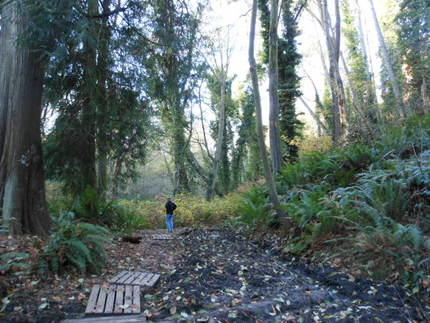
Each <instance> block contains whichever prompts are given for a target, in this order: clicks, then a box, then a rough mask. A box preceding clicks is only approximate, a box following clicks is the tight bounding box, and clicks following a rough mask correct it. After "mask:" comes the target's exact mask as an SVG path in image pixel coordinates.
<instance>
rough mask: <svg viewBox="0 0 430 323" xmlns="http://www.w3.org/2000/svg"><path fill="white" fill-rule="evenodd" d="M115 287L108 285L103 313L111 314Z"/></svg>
mask: <svg viewBox="0 0 430 323" xmlns="http://www.w3.org/2000/svg"><path fill="white" fill-rule="evenodd" d="M115 294H116V285H110V286H109V291H108V295H107V298H106V306H105V313H108V314H109V313H113V307H114V302H115Z"/></svg>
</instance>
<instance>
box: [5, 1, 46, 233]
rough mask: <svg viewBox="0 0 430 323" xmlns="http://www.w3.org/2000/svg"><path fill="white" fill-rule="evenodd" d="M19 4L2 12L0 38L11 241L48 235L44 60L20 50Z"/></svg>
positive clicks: (24, 17) (23, 23)
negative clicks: (43, 133)
mask: <svg viewBox="0 0 430 323" xmlns="http://www.w3.org/2000/svg"><path fill="white" fill-rule="evenodd" d="M22 2H23V1H18V0H17V1H12V2H9V3H8V4H6V5H5V7H3V9H2V16H1V32H0V117H1V119H0V135H1V137H0V154H1V157H0V158H1V159H0V192H1V196H0V198H1V199H0V201H1V207H2V216H3V221H4V222H5V224H6V225H7V226H8V227H9V228H10V232H11V233H12V234H13V235H17V234H24V233H28V234H36V235H47V234H48V233H49V229H50V223H51V220H50V217H49V214H48V211H47V207H46V200H45V179H44V174H43V162H42V146H41V138H40V125H41V123H40V120H41V112H42V111H41V110H42V109H41V106H42V54H41V52H40V51H36V50H35V49H32V48H28V47H26V46H18V38H19V37H20V36H21V35H22V34H23V33H24V32H25V30H24V28H26V27H27V26H28V25H29V23H30V22H29V19H30V17H29V16H28V14H27V13H26V12H25V10H24V9H23V7H22Z"/></svg>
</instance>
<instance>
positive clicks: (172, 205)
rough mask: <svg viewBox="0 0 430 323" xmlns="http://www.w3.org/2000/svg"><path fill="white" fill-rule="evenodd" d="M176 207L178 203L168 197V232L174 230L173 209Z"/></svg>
mask: <svg viewBox="0 0 430 323" xmlns="http://www.w3.org/2000/svg"><path fill="white" fill-rule="evenodd" d="M175 209H176V204H175V203H173V202H172V199H171V198H170V197H169V198H167V202H166V226H167V231H168V232H173V211H174V210H175Z"/></svg>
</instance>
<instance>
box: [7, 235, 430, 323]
mask: <svg viewBox="0 0 430 323" xmlns="http://www.w3.org/2000/svg"><path fill="white" fill-rule="evenodd" d="M149 233H153V232H149ZM147 237H149V235H148V232H146V234H145V235H144V239H143V240H142V242H141V243H140V244H132V243H127V242H120V241H116V242H114V243H113V244H112V245H110V246H109V248H108V255H109V256H108V261H107V267H106V269H105V271H104V272H103V274H102V275H99V276H89V277H81V276H79V275H73V276H66V277H58V276H49V275H47V276H46V277H44V278H43V279H39V280H35V279H34V277H33V279H32V278H31V277H19V276H16V278H13V277H6V278H2V279H3V281H2V285H3V286H6V288H7V294H8V296H7V297H6V298H7V300H6V302H5V298H4V299H3V303H4V305H5V306H4V309H3V312H2V313H0V315H1V316H0V322H57V321H59V320H61V319H64V318H78V317H82V316H83V313H84V311H85V304H86V300H87V299H88V297H89V292H90V287H91V286H92V285H93V284H96V283H104V282H107V281H108V279H109V278H110V277H112V276H113V275H114V274H116V273H118V272H119V271H121V270H141V271H149V272H154V273H155V272H158V273H161V274H162V276H161V279H160V281H159V283H158V284H157V285H156V286H155V287H154V288H152V289H150V290H146V291H145V292H144V293H143V295H142V310H143V311H144V314H145V315H146V317H147V319H148V320H149V321H155V322H178V321H182V322H196V321H200V322H206V321H210V322H217V321H220V322H339V321H340V322H424V321H430V311H429V310H430V308H429V307H426V306H424V305H421V304H420V303H419V302H418V301H417V300H416V299H415V298H413V297H410V296H408V295H407V292H406V291H404V290H402V289H401V288H399V287H396V286H390V285H385V284H382V283H378V282H374V281H371V280H368V279H365V278H359V277H354V276H352V275H350V274H347V273H343V272H341V271H339V270H338V269H337V268H333V267H326V266H322V265H312V264H308V263H306V262H304V261H302V260H297V259H294V258H292V259H286V258H285V257H284V256H283V255H282V253H280V252H279V251H278V250H279V249H278V248H277V247H276V242H275V243H273V242H270V243H261V242H255V241H251V240H248V239H246V238H245V237H243V236H241V235H239V234H237V233H235V232H232V231H229V230H226V229H221V228H211V229H209V228H208V229H194V230H192V231H191V232H189V233H188V234H186V235H181V236H178V239H175V240H151V239H149V238H147ZM15 243H16V241H15ZM20 243H21V245H22V246H25V244H26V243H30V240H29V241H27V242H26V241H20Z"/></svg>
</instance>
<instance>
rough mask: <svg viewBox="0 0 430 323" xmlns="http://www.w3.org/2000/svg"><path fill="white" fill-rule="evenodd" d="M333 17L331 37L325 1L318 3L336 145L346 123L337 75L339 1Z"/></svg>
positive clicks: (341, 85) (343, 96) (343, 99)
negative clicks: (326, 53)
mask: <svg viewBox="0 0 430 323" xmlns="http://www.w3.org/2000/svg"><path fill="white" fill-rule="evenodd" d="M334 3H335V16H336V24H335V28H334V35H333V36H332V33H333V31H332V26H331V22H330V16H329V11H328V5H327V0H320V1H319V2H318V4H319V9H320V13H321V24H322V27H323V30H324V34H325V38H326V44H327V51H328V54H329V82H330V89H331V96H332V103H333V104H332V108H333V111H332V114H333V131H332V139H333V142H334V144H335V145H336V144H337V143H338V142H339V141H340V140H341V138H342V137H343V135H344V134H345V127H346V123H347V117H346V107H345V104H346V99H345V91H344V88H343V82H342V79H341V77H340V73H339V57H340V25H341V19H340V9H339V0H335V2H334Z"/></svg>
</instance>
